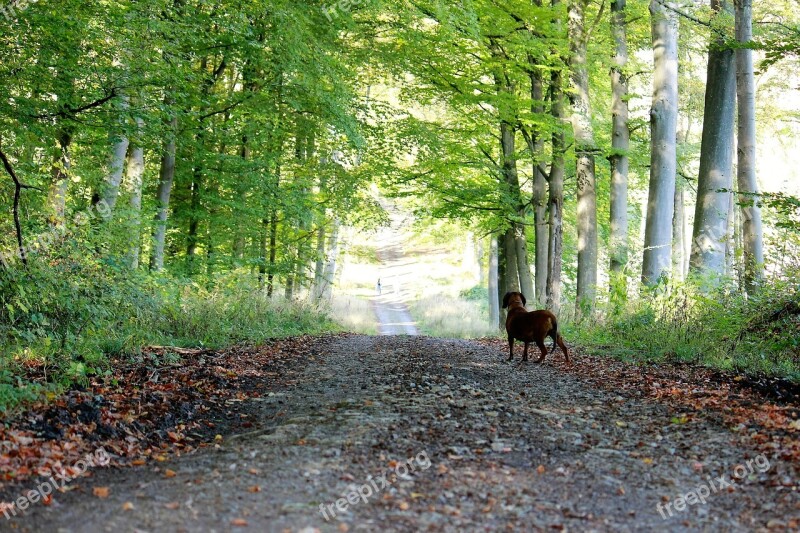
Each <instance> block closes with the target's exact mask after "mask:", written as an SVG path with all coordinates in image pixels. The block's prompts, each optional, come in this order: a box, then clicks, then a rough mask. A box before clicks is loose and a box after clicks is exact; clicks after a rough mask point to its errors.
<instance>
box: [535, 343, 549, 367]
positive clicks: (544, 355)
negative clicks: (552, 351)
mask: <svg viewBox="0 0 800 533" xmlns="http://www.w3.org/2000/svg"><path fill="white" fill-rule="evenodd" d="M536 346H538V347H539V350H541V352H542V355H541V356H539V359H537V360H536V362H537V363H541V362H543V361H544V358H545V357H547V346H545V345H544V339H542V340H537V341H536Z"/></svg>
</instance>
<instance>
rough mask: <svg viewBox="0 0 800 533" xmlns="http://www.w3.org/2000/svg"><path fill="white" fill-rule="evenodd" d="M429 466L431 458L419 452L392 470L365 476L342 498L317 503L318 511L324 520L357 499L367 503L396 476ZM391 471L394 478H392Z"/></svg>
mask: <svg viewBox="0 0 800 533" xmlns="http://www.w3.org/2000/svg"><path fill="white" fill-rule="evenodd" d="M430 467H431V460H430V459H429V458H428V453H427V452H420V453H418V454H417V456H416V457H413V458H411V459H409V460H407V461H406V462H405V463H398V464H397V465H395V467H394V469H393V470H389V471H388V472H386V473H384V474H381V475H379V476H377V477H372V476H369V477H367V482H366V483H364V484H363V485H361V486H360V487H358V488H357V489H355V490H351V491H350V492H348V493H347V494H345V495H344V496H343V497H342V498H339V499H338V500H336V501H335V502H334V503H331V504H328V505H325V504H324V503H321V504H319V512H320V514H322V516H323V518H325V520H326V521H328V520H330V519H331V518H333V517H335V516H336V512H337V511H338V512H340V513H343V512H345V511H347V508H348V507H349V506H351V505H355V504H357V503H358V502H359V501H362V502H364V503H367V501H369V499H370V498H371V497H372V496H374V495H376V494H378V493H379V492H380V491H382V490H383V489H385V488H386V487H388V486H390V485H391V484H392V483H393V482H394V480H396V479H397V478H403V477H406V476H408V474H409V473H411V472H415V471H416V470H417V469H419V470H427V469H428V468H430ZM392 473H394V474H395V476H396V477H395V478H392V477H391V475H392Z"/></svg>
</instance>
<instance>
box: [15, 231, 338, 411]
mask: <svg viewBox="0 0 800 533" xmlns="http://www.w3.org/2000/svg"><path fill="white" fill-rule="evenodd" d="M335 329H337V326H336V325H335V324H334V323H333V322H332V321H331V320H330V319H329V318H328V317H327V316H326V315H325V314H323V313H321V312H320V311H318V310H316V309H314V308H312V307H311V306H308V305H303V304H301V303H294V302H292V303H288V302H285V301H273V300H271V299H270V298H268V297H267V296H266V294H265V293H264V291H263V290H261V289H260V288H259V287H258V286H257V284H256V283H255V281H254V280H252V276H249V275H248V274H247V273H243V272H239V273H237V274H230V275H227V276H225V277H219V278H216V279H215V280H214V282H213V284H212V283H206V284H203V285H200V284H198V283H196V282H192V281H188V280H183V279H177V278H175V277H172V276H170V275H168V274H159V275H154V274H149V273H145V272H142V271H131V270H129V269H127V268H124V267H121V266H117V265H115V264H113V263H112V262H110V261H108V260H102V259H97V258H94V257H93V254H92V253H91V252H90V251H87V250H86V249H83V248H81V247H79V246H78V245H72V247H70V246H65V247H62V248H60V249H59V250H58V252H57V253H54V254H51V255H48V256H44V255H40V256H36V257H33V258H31V261H30V264H29V266H28V267H27V268H25V267H23V266H22V265H15V266H10V267H9V268H5V269H2V270H0V412H3V411H7V410H8V409H14V408H15V407H17V406H18V405H20V404H23V403H28V402H31V401H34V400H36V399H40V398H41V397H42V396H43V395H46V394H47V393H50V392H53V391H57V390H60V389H63V388H64V387H66V386H69V385H70V384H72V383H76V382H77V383H82V382H86V381H87V380H88V379H89V378H90V377H91V376H93V375H102V374H111V373H112V372H113V368H111V365H110V360H111V358H112V357H122V358H125V357H131V356H138V355H139V354H140V353H141V350H142V347H145V346H150V345H167V346H178V347H205V348H220V347H223V346H229V345H233V344H237V343H243V342H247V343H259V342H263V341H264V340H266V339H270V338H277V337H286V336H292V335H298V334H303V333H310V334H315V333H322V332H326V331H332V330H335Z"/></svg>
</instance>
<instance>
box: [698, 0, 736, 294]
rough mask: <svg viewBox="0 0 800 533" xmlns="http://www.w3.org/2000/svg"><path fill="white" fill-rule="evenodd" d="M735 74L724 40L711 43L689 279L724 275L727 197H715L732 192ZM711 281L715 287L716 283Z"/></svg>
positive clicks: (720, 1)
mask: <svg viewBox="0 0 800 533" xmlns="http://www.w3.org/2000/svg"><path fill="white" fill-rule="evenodd" d="M711 8H712V10H714V11H715V12H717V13H719V12H720V11H722V10H726V9H727V8H728V6H727V2H725V0H711ZM735 74H736V69H735V63H734V52H733V50H731V49H729V48H725V47H724V43H723V42H722V39H720V38H717V39H715V40H714V41H713V42H712V46H711V49H710V50H709V52H708V72H707V82H706V95H705V109H704V113H703V135H702V140H701V144H700V171H699V175H698V179H697V205H696V207H695V215H694V228H693V231H692V254H691V266H690V271H691V273H693V274H701V275H708V276H710V277H718V276H721V275H722V274H723V273H724V271H725V239H726V238H727V233H728V207H729V203H730V195H731V193H730V192H717V191H719V190H720V189H725V190H727V191H730V189H731V186H732V182H733V176H732V173H733V168H732V165H733V126H734V108H735V102H736V79H735ZM709 281H711V282H712V284H714V283H715V280H712V279H710V280H709Z"/></svg>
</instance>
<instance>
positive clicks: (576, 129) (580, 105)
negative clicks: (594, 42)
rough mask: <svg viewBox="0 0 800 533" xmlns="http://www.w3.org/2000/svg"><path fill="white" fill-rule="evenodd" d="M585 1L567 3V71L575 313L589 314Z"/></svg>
mask: <svg viewBox="0 0 800 533" xmlns="http://www.w3.org/2000/svg"><path fill="white" fill-rule="evenodd" d="M588 5H589V2H588V0H570V1H569V42H570V72H571V81H572V89H573V91H572V92H571V93H570V95H571V97H570V98H571V101H572V102H571V103H572V117H571V119H572V130H573V134H574V136H575V156H576V161H575V176H576V180H577V192H578V214H577V226H578V273H577V287H578V288H577V298H576V301H575V303H576V305H577V309H578V311H579V313H586V312H588V311H590V310H591V309H592V308H593V307H594V304H595V292H596V288H597V184H596V182H597V177H596V175H595V174H596V168H595V154H596V153H597V145H596V144H595V140H594V128H593V126H592V110H591V103H590V101H591V100H590V97H589V68H588V65H587V60H588V56H587V52H588V41H589V38H590V37H591V28H590V26H589V21H588V20H587V15H586V10H587V7H588Z"/></svg>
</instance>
